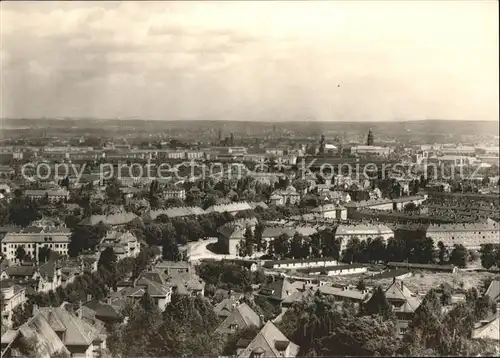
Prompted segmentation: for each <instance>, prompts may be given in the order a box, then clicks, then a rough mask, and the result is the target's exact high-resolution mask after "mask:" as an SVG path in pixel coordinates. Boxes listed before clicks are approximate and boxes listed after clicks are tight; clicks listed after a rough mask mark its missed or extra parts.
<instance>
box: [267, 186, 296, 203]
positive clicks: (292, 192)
mask: <svg viewBox="0 0 500 358" xmlns="http://www.w3.org/2000/svg"><path fill="white" fill-rule="evenodd" d="M273 198H274V199H273ZM279 198H281V200H279ZM299 201H300V194H299V193H298V192H297V189H295V188H294V187H293V186H292V185H289V186H288V187H287V188H286V189H285V190H275V191H274V192H273V193H272V195H271V202H272V203H273V204H274V205H295V204H297V203H298V202H299Z"/></svg>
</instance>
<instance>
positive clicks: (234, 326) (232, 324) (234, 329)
mask: <svg viewBox="0 0 500 358" xmlns="http://www.w3.org/2000/svg"><path fill="white" fill-rule="evenodd" d="M229 329H230V330H231V332H236V330H237V329H238V325H237V324H235V323H231V324H230V325H229Z"/></svg>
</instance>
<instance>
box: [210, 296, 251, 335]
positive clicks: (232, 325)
mask: <svg viewBox="0 0 500 358" xmlns="http://www.w3.org/2000/svg"><path fill="white" fill-rule="evenodd" d="M251 326H255V327H260V326H261V318H260V317H259V315H258V314H257V313H255V311H254V310H253V309H251V308H250V307H249V306H248V305H247V304H246V303H241V304H239V305H237V306H236V307H234V309H233V310H232V312H231V313H230V314H229V315H228V316H227V317H226V319H225V320H224V321H223V322H222V323H221V324H220V325H219V327H217V329H216V332H218V333H221V334H231V333H234V332H236V331H238V330H241V329H245V328H249V327H251Z"/></svg>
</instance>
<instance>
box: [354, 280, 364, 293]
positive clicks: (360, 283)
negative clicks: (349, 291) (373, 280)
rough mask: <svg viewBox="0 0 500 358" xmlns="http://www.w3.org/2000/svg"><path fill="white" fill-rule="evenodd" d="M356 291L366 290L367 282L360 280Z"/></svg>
mask: <svg viewBox="0 0 500 358" xmlns="http://www.w3.org/2000/svg"><path fill="white" fill-rule="evenodd" d="M356 289H357V290H359V291H364V290H366V285H365V281H363V280H359V281H358V283H357V284H356Z"/></svg>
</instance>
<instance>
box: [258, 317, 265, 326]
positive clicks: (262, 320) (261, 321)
mask: <svg viewBox="0 0 500 358" xmlns="http://www.w3.org/2000/svg"><path fill="white" fill-rule="evenodd" d="M259 318H260V326H261V327H262V326H264V324H265V323H266V322H265V319H264V315H262V314H261V315H259Z"/></svg>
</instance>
